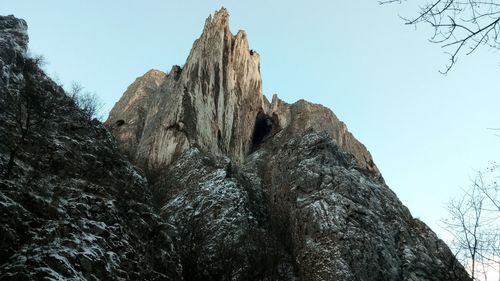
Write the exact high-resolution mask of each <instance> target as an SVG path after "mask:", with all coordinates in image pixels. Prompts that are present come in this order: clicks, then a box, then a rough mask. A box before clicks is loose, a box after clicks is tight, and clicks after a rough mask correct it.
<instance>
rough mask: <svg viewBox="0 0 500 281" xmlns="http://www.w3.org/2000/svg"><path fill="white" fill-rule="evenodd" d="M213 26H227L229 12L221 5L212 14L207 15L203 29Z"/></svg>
mask: <svg viewBox="0 0 500 281" xmlns="http://www.w3.org/2000/svg"><path fill="white" fill-rule="evenodd" d="M214 26H221V27H229V13H228V12H227V9H226V8H224V7H221V8H220V9H219V10H218V11H215V13H214V16H213V17H212V15H209V16H208V18H207V19H206V21H205V30H206V29H208V28H212V27H214Z"/></svg>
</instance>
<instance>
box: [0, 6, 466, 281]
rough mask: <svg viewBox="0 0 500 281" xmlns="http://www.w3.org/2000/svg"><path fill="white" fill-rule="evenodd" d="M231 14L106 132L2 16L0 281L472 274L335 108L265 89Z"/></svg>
mask: <svg viewBox="0 0 500 281" xmlns="http://www.w3.org/2000/svg"><path fill="white" fill-rule="evenodd" d="M228 18H229V16H228V14H227V11H226V10H225V9H221V10H220V11H218V12H216V13H215V14H214V16H213V17H209V18H208V19H207V21H206V24H205V27H204V29H203V33H202V35H201V37H200V39H198V40H196V41H195V43H194V45H193V49H192V51H191V53H190V55H189V58H188V60H187V62H186V64H185V65H184V66H183V67H182V68H181V67H178V66H174V67H173V68H172V69H171V70H170V72H169V73H168V74H167V73H164V72H161V71H159V70H151V71H149V72H148V73H146V74H144V75H143V76H142V77H140V78H138V79H137V80H136V81H135V82H134V83H133V84H132V85H130V86H129V88H128V89H127V91H126V92H125V93H124V95H123V97H122V98H121V99H120V101H119V102H118V103H117V104H116V106H115V107H114V108H113V110H112V112H111V113H110V117H109V119H108V120H107V121H106V124H105V125H106V126H103V124H101V123H100V122H99V121H97V120H92V121H89V120H88V118H86V117H85V116H84V114H83V113H82V112H81V111H80V110H79V109H78V108H76V107H75V103H74V101H72V100H71V98H69V97H68V96H67V95H66V94H65V93H64V90H63V89H62V88H61V87H59V86H58V85H57V84H55V83H54V82H53V81H51V80H50V78H48V77H47V76H46V75H45V74H44V72H43V71H42V70H41V69H40V68H38V67H30V68H28V67H27V66H29V61H30V60H29V58H27V56H26V50H27V41H28V38H27V35H26V34H27V33H26V28H27V27H26V23H25V22H24V21H22V20H19V19H16V18H14V17H0V46H1V47H2V48H1V49H0V66H1V70H2V73H0V77H1V80H0V82H1V84H0V97H1V99H0V109H1V110H0V117H1V118H0V120H1V121H2V122H0V134H1V136H2V138H0V172H1V174H2V178H0V214H1V216H0V280H185V281H191V280H241V281H245V280H268V281H271V280H273V281H274V280H290V281H292V280H295V281H296V280H305V281H309V280H310V281H317V280H367V281H371V280H373V281H375V280H394V281H399V280H414V281H417V280H436V281H438V280H444V281H452V280H453V281H455V280H458V281H462V280H463V281H465V280H470V278H469V277H468V276H467V274H466V272H465V270H464V269H463V267H462V266H461V265H460V264H459V263H458V262H457V261H456V259H455V258H454V256H453V254H452V253H451V252H450V250H449V249H448V247H447V246H446V245H445V244H444V243H443V242H442V241H441V240H439V239H438V238H437V237H436V235H435V234H434V233H433V232H432V230H430V229H429V228H428V227H427V226H426V225H425V224H424V223H422V222H420V221H419V220H417V219H414V218H413V217H412V216H411V214H410V212H409V211H408V210H407V208H406V207H405V206H404V205H403V204H402V203H401V202H400V201H399V200H398V198H397V196H396V195H395V194H394V193H393V192H392V191H391V190H390V189H389V188H388V187H387V186H386V185H385V183H384V180H383V178H382V176H381V175H380V173H379V171H378V170H377V167H376V166H375V164H374V163H373V161H372V158H371V156H370V154H369V152H368V151H367V150H366V148H365V147H364V146H363V145H362V144H361V143H360V142H358V141H357V140H356V139H355V138H354V137H353V136H352V134H350V133H349V132H348V131H347V129H346V126H345V125H344V124H343V123H342V122H341V121H339V120H338V118H337V117H336V116H335V115H334V114H333V113H332V112H331V111H330V110H329V109H327V108H325V107H323V106H321V105H316V104H312V103H309V102H306V101H303V100H300V101H298V102H296V103H293V104H287V103H285V102H284V101H282V100H280V99H279V98H278V97H277V96H274V97H273V98H272V100H271V102H269V101H268V100H267V99H266V98H265V97H264V96H263V95H262V82H261V78H260V72H259V55H258V54H257V53H256V52H255V51H252V50H250V49H249V47H248V42H247V39H246V35H245V33H244V32H241V31H240V32H238V33H237V34H236V35H232V34H231V32H230V31H229V28H228ZM27 93H29V95H27ZM26 97H29V98H35V99H36V101H37V102H36V104H35V105H33V104H32V105H30V108H28V107H27V106H26V103H25V101H26ZM17 105H20V106H17ZM28 109H29V110H28ZM28 111H29V112H31V113H32V115H31V116H32V118H35V119H31V121H30V122H34V121H36V122H35V123H33V124H36V126H35V127H32V129H31V130H30V132H29V133H28V134H27V136H26V138H25V139H24V140H23V141H22V142H20V141H19V140H20V132H21V130H20V128H18V127H16V126H17V125H16V124H19V122H18V121H19V120H25V119H23V118H25V117H26V112H28ZM40 117H43V118H40ZM21 123H22V122H21ZM108 130H109V131H108ZM16 144H18V146H16ZM15 147H17V148H16V157H15V159H14V162H13V165H12V167H13V168H12V172H11V174H10V176H9V177H6V176H4V175H5V171H6V169H7V167H8V166H9V163H10V161H9V159H10V155H11V154H12V150H13V148H15ZM127 158H128V160H127ZM134 164H135V166H134ZM141 170H142V171H141ZM143 171H145V172H146V173H143ZM146 175H147V176H146Z"/></svg>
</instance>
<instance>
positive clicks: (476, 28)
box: [379, 0, 500, 73]
mask: <svg viewBox="0 0 500 281" xmlns="http://www.w3.org/2000/svg"><path fill="white" fill-rule="evenodd" d="M403 1H405V2H406V0H380V1H379V3H380V4H387V3H402V2H403ZM403 19H404V21H405V23H406V24H408V25H419V24H427V25H430V26H431V27H432V28H433V31H434V32H433V35H432V36H431V39H430V41H431V42H434V43H438V44H441V45H442V47H443V48H445V49H446V50H447V51H446V53H447V54H449V55H450V63H449V64H448V65H446V69H445V70H444V71H441V72H442V73H448V72H449V71H450V69H451V68H452V67H453V65H454V64H455V63H456V62H457V58H458V56H459V55H461V54H466V55H469V54H471V53H472V52H474V51H475V50H476V49H477V48H479V47H482V46H487V47H491V48H495V49H498V48H499V47H500V38H499V32H500V1H498V0H466V1H465V0H458V1H457V0H432V1H429V2H427V3H426V4H425V5H423V6H421V7H420V11H419V12H418V13H417V15H415V16H413V17H409V18H405V17H403Z"/></svg>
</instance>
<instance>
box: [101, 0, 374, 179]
mask: <svg viewBox="0 0 500 281" xmlns="http://www.w3.org/2000/svg"><path fill="white" fill-rule="evenodd" d="M153 80H154V81H153ZM273 116H274V117H273ZM273 118H274V119H273ZM271 121H272V122H271ZM258 122H261V126H260V127H259V124H257V123H258ZM262 122H263V123H262ZM266 122H271V123H270V125H269V126H273V128H267V127H268V126H267V125H265V123H266ZM106 125H107V126H108V127H109V128H111V130H112V132H113V134H114V135H115V136H116V137H117V139H118V140H119V143H120V145H121V147H122V149H123V151H125V153H127V154H129V155H130V156H131V159H133V161H134V162H135V163H137V164H138V165H140V166H141V167H143V168H145V169H146V170H155V169H157V168H158V167H160V166H162V165H168V164H170V163H171V162H172V161H174V160H175V159H176V158H177V157H179V156H180V155H181V153H182V152H184V151H186V150H188V149H189V148H191V147H193V146H196V147H199V148H200V149H201V150H202V151H205V152H209V153H213V154H216V155H227V156H229V157H230V158H231V159H232V160H233V161H236V162H237V163H241V162H242V161H243V160H244V159H245V157H246V156H247V155H248V154H249V153H250V152H252V151H253V150H255V148H256V147H257V146H258V145H259V142H260V141H262V140H263V139H264V135H266V134H271V133H272V134H274V133H276V132H277V131H279V130H285V129H286V130H289V131H290V132H294V133H299V134H300V133H301V132H302V131H303V130H304V129H307V128H315V129H318V130H326V131H328V133H330V134H331V136H332V137H334V138H335V139H337V140H338V142H339V144H340V145H341V146H342V147H343V148H345V149H346V150H347V151H350V152H352V153H353V154H354V155H355V157H356V159H358V161H359V162H360V163H362V166H363V167H365V168H366V169H367V170H369V171H372V172H373V173H374V175H377V176H378V170H377V168H376V166H375V165H374V163H373V161H372V158H371V155H370V153H369V152H368V150H366V148H365V147H364V146H363V145H362V144H361V143H360V142H358V141H357V140H356V139H355V138H354V137H353V136H352V135H351V134H350V133H349V132H348V131H347V128H346V126H345V125H344V124H343V123H342V122H340V121H339V120H338V119H337V117H335V115H334V114H333V113H332V112H331V111H330V110H329V109H327V108H325V107H322V106H319V105H314V104H311V103H308V102H306V101H299V102H297V103H295V104H293V105H288V104H286V103H284V102H282V101H280V100H279V99H278V98H276V97H275V98H273V102H272V103H271V104H270V103H269V102H268V101H267V100H266V99H265V97H264V96H263V95H262V79H261V76H260V57H259V54H258V53H257V52H256V51H253V50H251V49H250V48H249V44H248V41H247V35H246V33H245V32H244V31H238V33H237V34H236V35H233V34H232V33H231V32H230V30H229V15H228V13H227V11H226V10H225V9H224V8H222V9H221V10H220V11H218V12H216V13H215V14H214V16H213V17H211V16H210V17H209V18H208V19H207V20H206V23H205V27H204V29H203V33H202V35H201V36H200V38H199V39H198V40H196V41H195V42H194V44H193V48H192V50H191V53H190V54H189V57H188V59H187V61H186V63H185V64H184V67H183V68H180V67H178V66H174V67H173V68H172V70H171V71H170V73H169V74H163V73H161V72H159V71H155V70H152V71H150V72H148V73H146V74H145V75H144V76H142V77H140V78H138V79H137V80H136V81H135V82H134V83H133V84H132V85H130V87H129V88H128V89H127V91H126V92H125V94H124V95H123V97H122V98H121V99H120V101H118V103H117V104H116V105H115V106H114V108H113V110H112V111H111V113H110V115H109V118H108V120H107V121H106ZM257 127H259V128H260V129H259V128H257ZM262 129H263V130H264V132H262V131H261V130H262ZM266 130H269V132H266ZM255 134H257V135H260V134H263V135H262V136H254V135H255Z"/></svg>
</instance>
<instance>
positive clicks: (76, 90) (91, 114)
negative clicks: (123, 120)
mask: <svg viewBox="0 0 500 281" xmlns="http://www.w3.org/2000/svg"><path fill="white" fill-rule="evenodd" d="M68 94H69V96H70V97H71V98H72V99H73V101H74V102H75V104H76V106H77V107H78V108H80V109H81V110H82V112H83V113H84V114H85V116H86V117H87V119H88V120H89V121H90V120H92V119H94V118H97V119H102V118H101V116H100V115H99V114H100V111H101V109H102V107H103V104H102V103H101V102H100V100H99V97H98V96H97V95H96V94H95V93H92V92H89V91H86V90H85V88H84V87H83V86H82V85H81V84H79V83H77V82H73V83H72V84H71V88H70V89H69V91H68Z"/></svg>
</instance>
